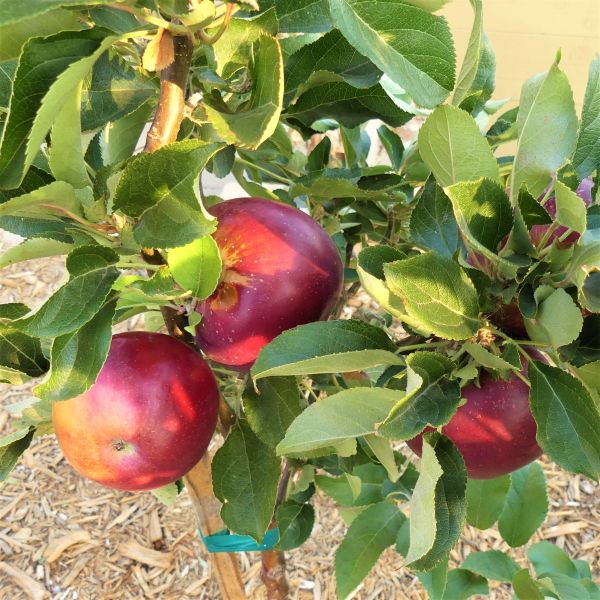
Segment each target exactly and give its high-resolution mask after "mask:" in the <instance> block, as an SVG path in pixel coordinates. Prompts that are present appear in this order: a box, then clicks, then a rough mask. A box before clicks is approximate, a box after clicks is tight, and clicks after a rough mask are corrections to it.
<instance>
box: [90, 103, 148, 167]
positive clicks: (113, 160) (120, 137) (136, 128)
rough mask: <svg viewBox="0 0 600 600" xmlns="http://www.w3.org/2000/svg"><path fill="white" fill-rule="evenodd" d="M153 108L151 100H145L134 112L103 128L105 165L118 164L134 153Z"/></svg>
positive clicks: (101, 141) (102, 142) (102, 143)
mask: <svg viewBox="0 0 600 600" xmlns="http://www.w3.org/2000/svg"><path fill="white" fill-rule="evenodd" d="M153 108H154V107H153V105H152V103H151V102H145V103H144V104H142V105H141V106H140V107H139V108H138V109H136V110H134V111H133V112H132V113H129V114H128V115H125V116H124V117H121V118H120V119H117V120H116V121H114V122H113V123H109V124H108V125H107V126H106V127H105V128H104V129H103V130H102V133H101V138H100V144H101V149H102V162H103V163H104V164H105V165H112V164H117V163H119V162H121V161H123V160H125V159H127V158H129V157H130V156H131V155H132V154H133V151H134V150H135V147H136V145H137V143H138V140H139V139H140V135H141V133H142V131H143V129H144V126H145V125H146V123H147V122H148V120H149V119H150V116H151V114H152V111H153Z"/></svg>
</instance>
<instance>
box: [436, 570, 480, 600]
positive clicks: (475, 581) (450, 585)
mask: <svg viewBox="0 0 600 600" xmlns="http://www.w3.org/2000/svg"><path fill="white" fill-rule="evenodd" d="M489 591H490V590H489V587H488V584H487V581H486V580H485V579H484V578H483V577H481V576H480V575H476V574H474V573H471V571H467V570H465V569H452V571H450V572H449V573H448V582H447V583H446V591H445V592H444V596H443V598H442V600H466V599H467V598H470V597H471V596H476V595H486V596H487V595H488V594H489Z"/></svg>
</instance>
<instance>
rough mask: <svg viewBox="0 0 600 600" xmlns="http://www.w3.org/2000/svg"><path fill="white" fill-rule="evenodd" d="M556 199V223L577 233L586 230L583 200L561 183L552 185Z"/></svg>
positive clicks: (557, 182)
mask: <svg viewBox="0 0 600 600" xmlns="http://www.w3.org/2000/svg"><path fill="white" fill-rule="evenodd" d="M554 192H555V198H556V222H557V223H559V224H560V225H564V226H565V227H568V228H569V229H572V230H573V231H576V232H577V233H583V232H584V231H585V229H586V221H587V215H586V206H585V203H584V202H583V200H582V199H581V198H580V197H579V196H578V195H577V194H576V193H575V192H573V191H572V190H571V189H569V188H568V187H567V186H566V185H565V184H564V183H563V182H562V181H556V182H555V184H554Z"/></svg>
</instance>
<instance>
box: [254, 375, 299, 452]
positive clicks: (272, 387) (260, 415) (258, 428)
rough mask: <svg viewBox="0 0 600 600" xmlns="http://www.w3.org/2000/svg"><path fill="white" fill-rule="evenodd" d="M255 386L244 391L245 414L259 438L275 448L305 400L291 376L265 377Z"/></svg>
mask: <svg viewBox="0 0 600 600" xmlns="http://www.w3.org/2000/svg"><path fill="white" fill-rule="evenodd" d="M256 387H257V389H258V391H256V390H254V389H252V388H248V389H247V390H246V391H245V392H244V396H243V398H244V414H245V415H246V418H247V419H248V423H249V425H250V427H252V430H253V431H254V433H255V434H256V435H257V436H258V437H259V438H260V440H261V441H262V442H263V443H264V444H266V445H267V446H269V447H270V448H275V446H277V444H278V443H279V442H280V441H281V440H282V439H283V438H284V436H285V432H286V431H287V430H288V427H289V426H290V425H291V423H292V421H293V420H294V419H295V418H296V417H297V416H298V415H299V414H300V413H301V412H302V409H303V408H304V404H305V403H304V400H303V398H301V396H300V391H299V389H298V384H297V383H296V379H295V378H294V377H267V378H266V379H261V380H260V381H258V382H257V385H256Z"/></svg>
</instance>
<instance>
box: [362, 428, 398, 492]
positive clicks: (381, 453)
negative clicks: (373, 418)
mask: <svg viewBox="0 0 600 600" xmlns="http://www.w3.org/2000/svg"><path fill="white" fill-rule="evenodd" d="M363 439H364V442H365V444H367V446H368V447H369V450H370V451H371V452H372V453H373V454H374V456H375V458H376V459H377V460H378V461H379V463H380V464H381V466H382V467H384V468H385V470H386V472H387V476H388V479H389V480H390V481H391V482H392V483H395V482H396V481H398V479H399V477H400V470H399V469H398V464H397V463H396V455H395V453H394V449H393V448H392V446H391V444H390V442H388V440H385V439H383V438H381V437H379V436H377V435H365V436H364V438H363Z"/></svg>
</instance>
